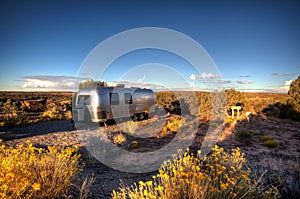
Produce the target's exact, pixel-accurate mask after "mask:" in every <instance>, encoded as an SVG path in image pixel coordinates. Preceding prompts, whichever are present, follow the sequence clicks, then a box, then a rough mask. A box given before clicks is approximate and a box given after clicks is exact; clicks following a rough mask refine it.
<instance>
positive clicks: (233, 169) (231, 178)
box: [112, 146, 277, 199]
mask: <svg viewBox="0 0 300 199" xmlns="http://www.w3.org/2000/svg"><path fill="white" fill-rule="evenodd" d="M246 161H247V160H246V159H245V157H244V154H243V153H242V152H241V151H240V149H239V148H236V149H232V150H231V152H229V153H228V152H226V151H224V149H223V148H219V147H218V146H215V147H214V148H213V149H212V153H211V154H210V155H208V156H202V155H201V151H198V153H197V154H195V155H194V154H191V153H190V152H189V150H188V149H187V151H186V152H183V151H181V150H179V152H178V154H177V155H175V156H174V158H173V160H172V161H171V160H169V161H166V162H165V163H164V164H163V165H162V167H161V168H160V169H159V171H158V174H157V175H154V176H153V177H152V178H153V180H150V181H146V182H143V181H140V182H138V184H136V183H135V184H133V185H131V186H128V185H124V184H121V187H120V190H119V191H113V193H112V198H114V199H117V198H121V199H126V198H136V199H140V198H145V199H148V198H149V199H152V198H162V199H168V198H174V199H176V198H189V199H201V198H275V197H276V196H277V189H276V188H275V187H272V186H271V187H269V186H268V185H266V184H264V181H263V179H262V178H260V177H259V176H251V170H250V168H247V167H246V166H245V165H246ZM251 178H252V179H251Z"/></svg>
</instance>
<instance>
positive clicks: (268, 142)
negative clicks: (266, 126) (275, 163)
mask: <svg viewBox="0 0 300 199" xmlns="http://www.w3.org/2000/svg"><path fill="white" fill-rule="evenodd" d="M260 140H261V141H262V142H263V143H264V145H265V146H266V147H268V148H275V149H278V148H279V143H278V142H276V141H275V140H274V138H272V137H271V136H269V135H264V136H262V137H260Z"/></svg>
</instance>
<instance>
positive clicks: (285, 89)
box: [279, 80, 293, 92]
mask: <svg viewBox="0 0 300 199" xmlns="http://www.w3.org/2000/svg"><path fill="white" fill-rule="evenodd" d="M292 81H293V80H288V81H285V82H284V85H283V86H281V87H280V88H279V91H281V92H288V91H289V89H290V85H291V83H292Z"/></svg>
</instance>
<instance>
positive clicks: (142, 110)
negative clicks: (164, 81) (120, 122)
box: [73, 85, 155, 122]
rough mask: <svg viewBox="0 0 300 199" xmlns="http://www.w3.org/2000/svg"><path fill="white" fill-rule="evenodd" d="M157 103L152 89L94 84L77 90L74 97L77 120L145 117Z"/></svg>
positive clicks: (99, 120)
mask: <svg viewBox="0 0 300 199" xmlns="http://www.w3.org/2000/svg"><path fill="white" fill-rule="evenodd" d="M154 104H155V95H154V92H153V91H152V90H150V89H142V88H125V87H124V86H123V85H122V86H120V85H117V86H116V87H103V86H93V87H86V88H83V89H81V90H79V91H78V92H77V94H76V95H75V97H74V99H73V117H74V120H75V121H78V122H80V121H92V122H105V121H106V120H108V119H115V118H122V117H129V116H130V117H134V118H139V119H143V117H144V116H145V115H146V114H147V113H148V112H149V109H150V107H151V106H153V105H154Z"/></svg>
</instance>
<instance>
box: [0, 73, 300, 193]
mask: <svg viewBox="0 0 300 199" xmlns="http://www.w3.org/2000/svg"><path fill="white" fill-rule="evenodd" d="M299 82H300V77H298V78H297V79H296V80H294V81H293V82H292V84H291V87H290V90H289V92H288V94H276V93H263V94H262V93H243V92H239V91H236V90H235V89H228V90H225V91H224V93H225V95H223V97H225V98H226V110H225V114H224V115H225V118H224V125H223V126H224V129H223V131H222V134H221V136H220V138H219V139H218V142H217V145H219V146H220V147H218V146H215V147H214V148H213V149H212V152H211V153H209V154H206V155H202V154H201V152H200V151H198V149H199V148H200V146H201V143H202V141H203V140H204V138H205V136H206V134H205V132H206V131H207V129H208V127H209V126H210V127H214V126H217V124H216V123H215V120H212V118H211V114H212V104H215V103H222V102H221V101H212V99H216V98H213V97H212V96H215V95H218V93H215V92H212V93H209V92H195V95H194V96H189V95H187V92H184V91H180V92H176V93H174V92H171V91H168V92H156V93H155V95H156V99H157V104H158V105H160V106H161V107H164V109H165V113H167V115H166V116H164V117H162V118H164V119H163V121H164V123H163V127H162V128H161V130H160V131H159V132H158V133H157V134H151V133H150V134H151V137H150V138H138V137H135V132H136V131H137V129H142V128H141V127H149V128H147V131H151V125H153V126H155V124H158V123H159V119H161V118H160V117H159V116H157V115H155V116H154V117H153V118H149V119H148V120H142V121H131V120H130V121H124V122H122V123H121V124H120V125H119V126H117V127H116V125H114V124H108V126H106V127H105V128H104V129H105V130H107V132H105V133H106V134H107V135H108V136H110V138H111V141H112V143H114V144H115V145H116V147H121V148H123V149H125V150H129V151H133V152H144V151H153V150H156V149H157V148H159V147H161V146H163V145H165V144H168V143H169V142H170V140H172V138H173V137H174V136H176V134H177V132H178V131H179V129H181V128H185V129H190V127H189V125H191V126H192V127H195V126H196V127H197V130H198V131H197V136H196V138H195V141H194V143H193V145H192V146H191V148H190V149H187V150H186V151H181V150H179V151H178V154H177V155H174V158H173V159H172V160H168V161H166V162H165V163H164V164H163V165H162V166H161V168H160V169H159V170H158V171H156V172H154V173H152V174H151V176H150V179H149V178H148V179H147V177H144V176H143V177H142V178H140V179H142V180H137V181H136V183H124V182H123V183H121V184H120V185H117V187H115V186H112V187H109V188H108V189H107V190H108V191H107V190H106V191H105V192H106V194H107V195H106V196H108V197H111V198H276V197H279V198H280V197H282V198H298V197H299V195H300V186H299V185H300V181H299V174H300V168H299V162H297V161H299V152H300V151H299V140H300V136H299V129H300V125H299V123H297V122H295V121H297V120H298V119H299V118H298V116H299V106H298V105H299V104H300V101H299V99H300V98H299V93H300V90H299V88H300V86H299V84H300V83H299ZM102 83H103V82H102ZM90 84H91V85H95V84H94V82H92V83H91V82H90V83H87V84H86V85H82V86H83V87H84V86H88V85H90ZM99 84H101V82H99ZM0 97H1V99H0V112H1V126H2V127H0V129H1V130H3V132H0V136H1V137H0V139H1V138H4V141H2V142H1V143H0V145H1V146H0V171H1V172H0V198H87V197H88V196H89V188H90V187H93V185H92V182H93V181H97V180H98V181H100V182H102V181H101V180H102V179H101V177H100V178H98V179H97V177H96V179H94V178H91V179H88V178H87V179H86V180H84V178H85V177H84V176H82V175H81V172H82V171H83V170H85V169H87V168H88V169H90V170H91V171H90V173H93V172H94V170H97V168H98V167H101V166H99V164H100V163H99V162H97V163H95V162H96V160H94V159H92V158H90V155H88V154H87V153H85V152H83V150H82V149H81V150H79V151H78V148H77V147H76V146H77V144H73V143H78V140H76V141H74V142H69V141H68V140H67V141H64V143H68V144H67V145H62V144H61V143H58V144H44V142H45V140H46V141H48V140H49V139H52V140H53V142H54V143H55V142H56V143H57V142H58V141H57V140H58V139H57V137H59V135H60V134H61V132H59V131H54V132H56V133H53V137H51V136H52V135H51V133H48V134H47V137H46V138H45V137H43V136H44V135H39V136H35V135H34V134H30V136H28V137H29V139H31V140H32V141H33V142H34V143H32V142H30V141H28V142H26V141H24V139H20V140H18V139H17V137H16V138H15V140H14V135H13V130H15V129H16V128H10V127H18V128H20V129H21V128H22V127H26V125H28V124H33V123H37V122H39V124H40V123H51V122H52V121H61V120H68V119H71V118H72V112H71V108H72V107H71V100H72V93H40V95H39V94H38V93H22V92H19V93H11V92H10V93H0ZM195 97H196V98H195ZM22 99H33V100H36V99H47V103H46V105H45V107H44V108H43V109H42V110H41V109H40V110H39V111H36V110H30V109H28V107H27V108H26V107H24V106H22V104H21V103H20V100H22ZM198 105H199V106H198ZM236 105H239V106H241V107H242V110H241V117H240V118H239V119H237V118H231V109H230V107H231V106H236ZM183 109H184V110H188V111H191V112H193V113H199V115H198V116H199V118H197V119H199V120H198V123H196V124H194V123H193V124H189V119H195V118H189V117H186V115H185V114H186V112H183ZM195 109H197V110H195ZM214 111H216V112H217V114H215V115H217V116H218V115H219V116H221V115H222V114H221V113H222V110H214ZM246 111H247V112H251V114H252V115H253V118H252V119H251V120H249V121H247V120H246V117H245V112H246ZM219 113H220V114H219ZM293 120H295V121H293ZM70 124H71V122H70ZM10 131H11V132H10ZM7 132H9V133H7ZM8 134H9V135H8ZM69 134H76V133H74V131H73V127H72V128H70V130H69V131H68V132H65V133H64V134H63V135H64V136H66V137H67V138H66V139H77V138H72V137H69ZM148 134H149V132H146V134H145V135H148ZM150 134H149V135H150ZM6 135H7V138H9V139H6V137H5V136H6ZM22 136H24V135H22ZM25 136H26V135H25ZM74 137H75V136H74ZM16 143H21V144H16ZM80 154H81V155H80ZM297 158H298V160H297ZM266 162H267V163H266ZM84 165H85V166H84ZM86 165H87V166H86ZM95 165H96V166H95ZM276 165H277V166H276ZM289 165H290V166H289ZM283 167H284V169H282V168H283ZM108 170H109V169H108V168H104V171H98V175H99V173H100V174H101V175H102V174H103V173H105V172H107V171H108ZM260 170H263V171H265V172H266V173H267V175H262V174H263V173H264V172H261V173H260V172H258V171H260ZM110 172H112V171H110ZM114 172H116V171H114ZM103 175H104V174H103ZM108 175H110V174H108ZM122 175H124V176H126V177H124V178H123V179H128V178H130V177H128V176H132V175H131V174H122ZM145 175H146V174H145ZM115 176H117V177H116V178H118V179H113V177H110V179H109V180H108V181H112V180H119V179H121V177H120V176H121V174H118V175H115ZM136 176H138V175H134V177H132V178H135V177H136ZM78 179H81V180H78ZM144 179H146V180H144ZM108 181H107V182H108ZM104 186H105V183H102V184H101V185H98V186H97V188H95V189H94V190H93V191H92V193H97V192H101V191H102V190H101V189H102V188H103V187H104ZM112 189H114V190H115V191H112ZM91 198H93V197H91ZM100 198H102V197H100ZM104 198H105V197H104Z"/></svg>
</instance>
